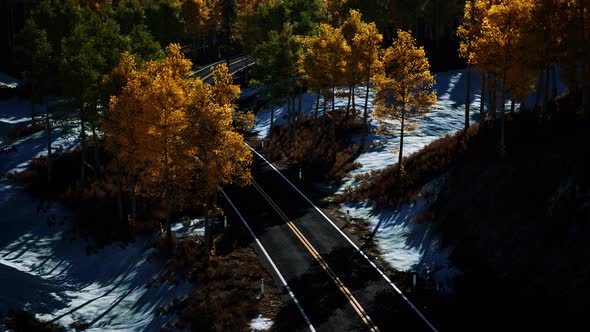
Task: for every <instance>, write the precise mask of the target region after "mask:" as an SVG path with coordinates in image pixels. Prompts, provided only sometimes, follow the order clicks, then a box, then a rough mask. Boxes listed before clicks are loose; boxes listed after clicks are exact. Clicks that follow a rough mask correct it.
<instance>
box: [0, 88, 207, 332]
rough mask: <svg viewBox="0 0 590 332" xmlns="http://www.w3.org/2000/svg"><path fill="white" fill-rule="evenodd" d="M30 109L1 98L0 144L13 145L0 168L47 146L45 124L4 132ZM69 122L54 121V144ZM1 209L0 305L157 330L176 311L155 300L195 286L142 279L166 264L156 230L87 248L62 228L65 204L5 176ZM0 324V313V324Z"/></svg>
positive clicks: (70, 141)
mask: <svg viewBox="0 0 590 332" xmlns="http://www.w3.org/2000/svg"><path fill="white" fill-rule="evenodd" d="M27 107H29V108H28V110H25V109H26V108H27ZM27 111H28V113H29V114H30V102H28V101H26V100H19V99H9V100H3V101H0V130H2V132H1V133H0V134H1V135H0V137H1V138H0V139H1V140H2V141H1V145H2V147H8V146H14V147H16V149H17V152H10V153H4V154H2V155H0V174H2V173H7V172H18V171H21V170H24V169H25V168H27V167H28V166H29V165H30V162H31V158H33V157H37V156H40V155H43V154H44V153H46V149H47V137H46V132H44V131H43V132H38V133H35V134H33V135H29V136H27V137H23V138H20V139H15V140H8V139H6V137H5V136H6V133H7V132H8V131H9V130H10V129H12V128H14V127H15V126H17V125H19V124H20V123H21V122H24V121H29V120H30V119H29V118H27V116H26V115H25V114H28V113H27ZM67 126H68V127H69V128H68V127H66V128H63V127H61V128H54V129H53V132H52V137H53V138H54V140H53V142H52V145H53V147H54V148H56V147H57V146H59V145H62V147H63V148H64V149H67V148H68V147H75V146H76V144H77V143H78V139H77V138H76V136H78V135H76V132H74V134H73V135H71V136H69V135H66V129H72V128H73V127H75V124H74V123H72V124H69V125H67ZM0 211H1V213H2V217H1V218H0V228H1V229H2V232H0V312H6V311H8V310H9V309H10V308H23V309H26V310H29V311H31V312H32V313H35V314H36V316H37V318H40V319H44V320H48V321H57V322H59V323H61V324H63V325H64V326H68V325H69V324H70V323H72V322H76V321H84V322H87V323H89V324H90V328H89V329H88V331H104V330H106V329H108V330H109V331H158V330H159V329H160V328H161V327H162V326H163V325H164V324H165V323H167V321H168V320H170V319H172V318H173V317H169V316H168V317H167V316H156V315H155V311H156V310H157V308H159V307H161V306H164V305H167V304H169V303H170V302H171V301H172V300H173V299H174V298H180V297H184V296H186V295H187V294H188V292H189V291H190V289H191V288H192V287H193V286H192V285H191V284H189V283H187V282H181V283H179V284H176V285H172V284H170V283H168V282H167V281H166V282H163V283H157V284H155V285H153V286H152V287H150V288H148V287H147V284H148V281H150V280H152V279H153V278H157V277H158V276H159V275H160V273H162V271H165V270H166V268H165V262H164V261H162V260H160V259H158V258H157V257H156V256H155V255H154V253H155V251H154V250H153V243H154V242H155V241H156V240H157V239H158V238H159V236H160V235H159V234H158V232H154V234H152V235H151V236H147V235H146V236H139V237H137V239H136V240H135V241H134V242H132V243H129V244H128V245H126V246H122V245H120V244H118V243H117V244H112V245H109V246H106V247H105V248H102V249H100V250H99V251H98V253H96V254H93V255H87V254H86V246H87V242H86V241H83V240H81V239H69V238H68V236H67V235H66V234H68V233H69V229H68V226H69V225H68V221H69V219H70V218H71V212H70V211H68V210H67V209H65V208H64V207H62V206H61V205H59V204H57V203H55V202H52V201H45V200H39V199H38V198H35V197H33V196H32V195H31V194H29V193H27V192H26V191H24V190H23V189H22V188H21V187H20V186H19V185H17V184H16V183H14V182H11V181H9V180H8V179H6V178H0ZM178 231H181V229H178ZM187 231H190V232H198V231H199V229H198V227H197V228H196V229H191V230H187ZM4 328H5V326H3V322H2V321H0V330H4Z"/></svg>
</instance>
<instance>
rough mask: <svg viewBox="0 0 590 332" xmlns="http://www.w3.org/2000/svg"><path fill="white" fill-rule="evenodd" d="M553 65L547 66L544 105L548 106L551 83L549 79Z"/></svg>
mask: <svg viewBox="0 0 590 332" xmlns="http://www.w3.org/2000/svg"><path fill="white" fill-rule="evenodd" d="M550 66H551V65H546V66H545V95H544V96H545V98H544V99H545V100H543V103H544V104H546V103H547V102H548V101H549V84H550V83H551V82H550V78H549V67H550Z"/></svg>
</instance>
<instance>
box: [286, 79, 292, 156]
mask: <svg viewBox="0 0 590 332" xmlns="http://www.w3.org/2000/svg"><path fill="white" fill-rule="evenodd" d="M292 125H293V109H292V108H291V87H290V86H289V87H288V88H287V144H288V145H289V146H290V145H291V138H292V135H293V126H292Z"/></svg>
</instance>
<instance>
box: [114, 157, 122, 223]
mask: <svg viewBox="0 0 590 332" xmlns="http://www.w3.org/2000/svg"><path fill="white" fill-rule="evenodd" d="M115 163H116V166H115V167H116V170H115V172H116V174H115V185H116V186H117V193H116V199H117V216H118V217H119V222H121V223H122V222H124V219H123V179H122V178H123V176H122V174H121V173H122V172H123V170H122V167H121V162H120V161H119V159H116V158H115Z"/></svg>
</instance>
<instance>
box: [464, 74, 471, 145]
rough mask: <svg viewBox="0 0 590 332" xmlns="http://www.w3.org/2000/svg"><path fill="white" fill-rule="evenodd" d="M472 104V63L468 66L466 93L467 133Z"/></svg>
mask: <svg viewBox="0 0 590 332" xmlns="http://www.w3.org/2000/svg"><path fill="white" fill-rule="evenodd" d="M470 106H471V65H470V66H468V67H467V91H466V93H465V134H467V129H468V128H469V108H470Z"/></svg>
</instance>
